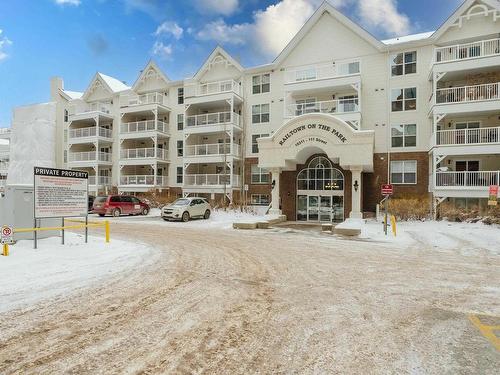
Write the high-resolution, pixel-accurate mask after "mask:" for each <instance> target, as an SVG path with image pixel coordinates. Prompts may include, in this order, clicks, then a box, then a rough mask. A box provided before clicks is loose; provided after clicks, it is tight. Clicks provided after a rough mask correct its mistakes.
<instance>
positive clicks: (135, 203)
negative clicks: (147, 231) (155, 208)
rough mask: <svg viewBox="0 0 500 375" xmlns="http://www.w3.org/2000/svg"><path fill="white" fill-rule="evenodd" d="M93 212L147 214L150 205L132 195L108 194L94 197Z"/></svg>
mask: <svg viewBox="0 0 500 375" xmlns="http://www.w3.org/2000/svg"><path fill="white" fill-rule="evenodd" d="M92 212H93V213H95V214H99V216H104V215H113V216H115V217H118V216H120V215H147V214H148V213H149V206H148V205H147V204H146V203H144V202H142V201H141V200H139V199H138V198H136V197H133V196H131V195H108V196H99V197H96V198H95V199H94V205H93V206H92Z"/></svg>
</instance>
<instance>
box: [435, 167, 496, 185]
mask: <svg viewBox="0 0 500 375" xmlns="http://www.w3.org/2000/svg"><path fill="white" fill-rule="evenodd" d="M499 181H500V171H480V172H469V171H464V172H436V187H455V186H456V187H473V188H474V187H485V188H486V187H488V186H490V185H498V183H499Z"/></svg>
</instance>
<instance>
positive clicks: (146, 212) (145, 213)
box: [141, 207, 149, 216]
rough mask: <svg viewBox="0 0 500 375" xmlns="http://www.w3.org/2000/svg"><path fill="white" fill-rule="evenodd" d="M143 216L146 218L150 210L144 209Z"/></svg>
mask: <svg viewBox="0 0 500 375" xmlns="http://www.w3.org/2000/svg"><path fill="white" fill-rule="evenodd" d="M141 214H143V215H144V216H146V215H147V214H149V208H147V207H144V208H143V209H142V212H141Z"/></svg>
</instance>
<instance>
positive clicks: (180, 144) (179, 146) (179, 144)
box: [177, 141, 184, 156]
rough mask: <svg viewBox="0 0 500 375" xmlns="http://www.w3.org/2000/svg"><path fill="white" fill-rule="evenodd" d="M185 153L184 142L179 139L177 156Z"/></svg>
mask: <svg viewBox="0 0 500 375" xmlns="http://www.w3.org/2000/svg"><path fill="white" fill-rule="evenodd" d="M183 154H184V142H183V141H177V156H182V155H183Z"/></svg>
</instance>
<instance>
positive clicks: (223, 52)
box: [193, 46, 244, 79]
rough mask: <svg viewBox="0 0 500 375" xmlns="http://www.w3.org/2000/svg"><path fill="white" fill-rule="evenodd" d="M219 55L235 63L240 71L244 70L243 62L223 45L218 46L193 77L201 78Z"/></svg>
mask: <svg viewBox="0 0 500 375" xmlns="http://www.w3.org/2000/svg"><path fill="white" fill-rule="evenodd" d="M217 55H221V56H222V57H223V58H224V59H226V61H227V62H228V63H229V64H231V65H233V66H234V67H235V68H236V69H238V70H239V71H240V72H242V71H243V70H244V68H243V66H241V64H240V63H239V62H238V61H237V60H236V59H234V58H233V57H232V56H231V55H230V54H229V53H228V52H227V51H226V50H225V49H224V48H222V47H221V46H217V47H215V48H214V50H213V51H212V53H211V54H210V55H209V56H208V58H207V59H206V60H205V62H204V63H203V65H202V66H201V68H200V69H198V71H197V72H196V74H195V75H194V76H193V79H198V78H200V76H201V75H202V74H203V73H204V72H205V71H206V70H208V69H209V68H210V65H211V64H212V62H213V60H214V59H215V58H216V57H217Z"/></svg>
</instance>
